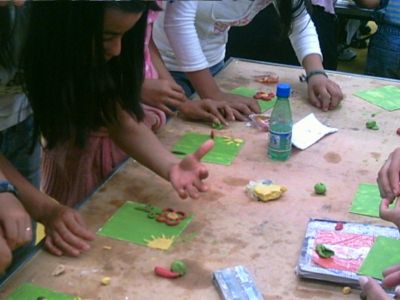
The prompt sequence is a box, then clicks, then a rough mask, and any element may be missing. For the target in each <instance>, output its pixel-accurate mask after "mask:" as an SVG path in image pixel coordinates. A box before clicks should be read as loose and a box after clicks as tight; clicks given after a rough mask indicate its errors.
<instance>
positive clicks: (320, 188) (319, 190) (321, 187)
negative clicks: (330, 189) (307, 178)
mask: <svg viewBox="0 0 400 300" xmlns="http://www.w3.org/2000/svg"><path fill="white" fill-rule="evenodd" d="M314 191H315V193H316V194H317V195H325V193H326V186H325V184H323V183H322V182H319V183H317V184H315V185H314Z"/></svg>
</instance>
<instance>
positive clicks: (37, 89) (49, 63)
mask: <svg viewBox="0 0 400 300" xmlns="http://www.w3.org/2000/svg"><path fill="white" fill-rule="evenodd" d="M109 7H113V8H118V9H121V10H123V11H127V12H132V13H143V15H142V17H141V18H140V20H139V21H138V22H137V23H136V25H135V26H134V27H133V28H131V29H130V30H129V31H128V32H126V33H125V35H124V36H123V38H122V45H121V54H120V55H119V56H118V57H114V58H112V59H111V60H110V61H108V62H106V61H105V58H104V49H103V41H102V37H103V22H104V11H105V9H106V8H109ZM157 8H158V6H157V5H156V4H155V2H153V1H137V0H136V1H96V2H94V1H93V2H89V1H54V2H47V1H44V2H41V1H38V2H33V3H32V7H31V9H32V10H31V22H30V26H29V33H28V39H27V45H26V54H25V64H24V69H25V81H26V90H27V94H28V98H29V101H30V103H31V106H32V109H33V112H34V121H35V134H37V135H39V134H42V136H43V137H44V139H45V141H46V147H47V148H49V149H51V148H53V147H54V146H56V145H59V144H62V143H64V142H67V141H72V142H73V144H75V145H77V146H83V145H84V143H85V141H86V138H87V135H88V134H89V132H90V131H93V130H96V129H98V128H99V127H101V126H103V125H105V124H107V123H115V122H118V118H117V106H118V105H119V106H120V107H122V108H123V109H124V110H126V111H128V112H129V113H130V114H131V115H132V116H133V117H135V118H136V119H137V120H138V121H140V120H141V119H142V118H143V110H142V108H141V106H140V102H139V93H140V88H141V85H142V82H143V76H144V75H143V66H144V38H145V29H146V21H147V10H148V9H157Z"/></svg>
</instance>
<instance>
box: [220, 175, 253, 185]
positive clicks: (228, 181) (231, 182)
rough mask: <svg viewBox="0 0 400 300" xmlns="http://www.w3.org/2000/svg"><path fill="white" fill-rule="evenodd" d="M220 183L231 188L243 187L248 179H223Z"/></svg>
mask: <svg viewBox="0 0 400 300" xmlns="http://www.w3.org/2000/svg"><path fill="white" fill-rule="evenodd" d="M222 181H223V182H224V183H226V184H227V185H231V186H245V185H247V184H248V183H249V180H248V179H246V178H239V177H225V178H224V179H223V180H222Z"/></svg>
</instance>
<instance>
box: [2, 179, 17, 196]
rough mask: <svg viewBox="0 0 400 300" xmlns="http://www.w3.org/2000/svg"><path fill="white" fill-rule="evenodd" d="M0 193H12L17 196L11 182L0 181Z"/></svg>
mask: <svg viewBox="0 0 400 300" xmlns="http://www.w3.org/2000/svg"><path fill="white" fill-rule="evenodd" d="M0 193H12V194H14V195H15V196H17V189H16V188H15V186H14V185H13V184H12V183H11V182H9V181H7V180H2V181H0Z"/></svg>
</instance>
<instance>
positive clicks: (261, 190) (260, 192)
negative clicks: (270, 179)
mask: <svg viewBox="0 0 400 300" xmlns="http://www.w3.org/2000/svg"><path fill="white" fill-rule="evenodd" d="M286 191H287V188H286V187H285V186H283V185H278V184H270V185H265V184H258V185H256V187H255V188H254V194H255V195H256V196H257V198H258V200H260V201H263V202H266V201H270V200H276V199H279V198H280V197H281V196H282V194H283V193H284V192H286Z"/></svg>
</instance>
